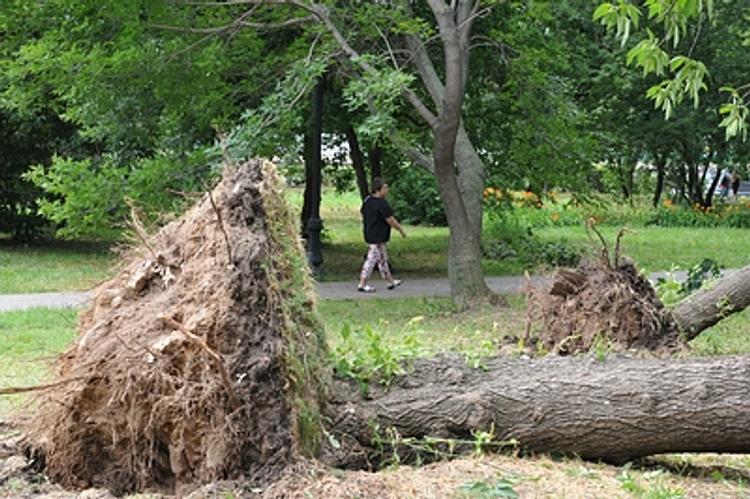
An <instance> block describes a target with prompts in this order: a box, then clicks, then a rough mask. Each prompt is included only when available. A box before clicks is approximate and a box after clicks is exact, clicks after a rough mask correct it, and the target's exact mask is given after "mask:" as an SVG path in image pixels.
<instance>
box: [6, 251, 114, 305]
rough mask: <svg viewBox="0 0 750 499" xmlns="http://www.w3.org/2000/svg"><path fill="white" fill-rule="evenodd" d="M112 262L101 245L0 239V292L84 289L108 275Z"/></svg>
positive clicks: (107, 252)
mask: <svg viewBox="0 0 750 499" xmlns="http://www.w3.org/2000/svg"><path fill="white" fill-rule="evenodd" d="M113 262H114V255H113V254H112V253H111V252H110V251H109V249H108V248H107V246H106V245H103V244H85V243H63V242H53V243H47V244H40V245H14V244H11V243H10V242H8V241H5V240H0V294H14V293H40V292H45V291H63V290H77V289H88V288H90V287H92V286H94V285H96V284H97V283H99V282H100V281H102V280H103V279H105V278H106V277H108V276H109V275H110V269H111V267H112V265H113Z"/></svg>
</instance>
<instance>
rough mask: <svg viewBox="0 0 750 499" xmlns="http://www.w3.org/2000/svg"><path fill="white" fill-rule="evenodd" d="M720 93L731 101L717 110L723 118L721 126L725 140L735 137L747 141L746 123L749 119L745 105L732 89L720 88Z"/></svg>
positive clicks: (749, 111)
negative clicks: (724, 93)
mask: <svg viewBox="0 0 750 499" xmlns="http://www.w3.org/2000/svg"><path fill="white" fill-rule="evenodd" d="M721 91H722V92H728V93H729V94H730V96H731V101H729V102H727V103H726V104H723V105H722V106H721V107H720V108H719V113H720V114H721V115H723V116H724V119H722V120H721V126H722V127H724V132H725V138H726V140H729V139H731V138H732V137H737V136H741V137H742V140H743V141H744V140H747V121H748V118H749V117H750V109H748V105H747V103H746V102H745V100H744V99H743V97H742V96H741V95H740V93H739V92H738V91H737V90H736V89H734V88H731V87H722V88H721Z"/></svg>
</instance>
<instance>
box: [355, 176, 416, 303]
mask: <svg viewBox="0 0 750 499" xmlns="http://www.w3.org/2000/svg"><path fill="white" fill-rule="evenodd" d="M387 196H388V184H386V183H385V182H384V181H383V179H381V178H375V179H373V181H372V190H371V194H370V195H369V196H367V197H366V198H365V200H364V202H363V203H362V208H361V209H360V212H361V213H362V225H363V228H364V236H365V242H366V243H367V244H368V250H367V258H366V259H365V263H364V265H363V266H362V272H360V274H359V284H358V285H357V289H358V290H359V291H361V292H363V293H374V292H375V288H373V287H372V286H370V285H369V284H367V280H368V279H369V278H370V275H371V274H372V271H373V269H374V268H375V265H377V266H378V269H379V270H380V275H381V276H382V277H383V280H385V281H387V282H388V289H394V288H397V287H398V286H400V285H401V280H399V279H394V278H393V276H392V275H391V269H390V267H389V266H388V253H387V251H386V244H388V241H389V240H390V238H391V227H393V228H394V229H396V230H397V231H399V232H400V233H401V236H403V237H406V232H404V229H403V228H402V227H401V224H399V223H398V220H396V218H395V217H394V216H393V209H392V208H391V205H390V204H388V201H386V199H385V198H386V197H387Z"/></svg>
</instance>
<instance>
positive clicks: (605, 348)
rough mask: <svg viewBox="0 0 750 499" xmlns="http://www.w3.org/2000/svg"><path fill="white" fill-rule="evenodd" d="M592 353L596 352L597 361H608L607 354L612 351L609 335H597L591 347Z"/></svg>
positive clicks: (602, 333)
mask: <svg viewBox="0 0 750 499" xmlns="http://www.w3.org/2000/svg"><path fill="white" fill-rule="evenodd" d="M591 351H592V352H594V355H595V356H596V360H598V361H599V362H601V363H604V361H605V360H606V359H607V354H608V353H609V352H611V351H612V342H611V341H610V339H609V338H607V334H606V333H604V332H601V333H599V334H597V335H596V337H595V338H594V341H593V343H592V345H591Z"/></svg>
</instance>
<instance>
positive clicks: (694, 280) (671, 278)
mask: <svg viewBox="0 0 750 499" xmlns="http://www.w3.org/2000/svg"><path fill="white" fill-rule="evenodd" d="M678 270H679V267H677V266H676V265H675V266H672V270H671V271H670V272H669V273H667V277H660V278H659V279H658V280H657V283H656V295H657V296H658V297H659V299H660V300H661V302H662V303H664V304H665V305H674V304H675V303H677V302H679V301H680V300H682V299H683V298H685V297H686V296H688V295H690V294H692V293H694V292H696V291H698V290H699V289H701V288H702V287H704V286H706V285H707V284H708V283H709V282H711V281H712V280H714V279H716V278H718V277H719V276H720V275H721V267H720V266H719V264H718V263H717V262H716V261H715V260H712V259H711V258H704V259H703V261H701V263H698V264H696V265H693V266H692V267H690V268H689V269H688V271H687V278H686V279H685V281H684V282H679V281H678V280H677V279H676V277H675V273H676V272H677V271H678Z"/></svg>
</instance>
